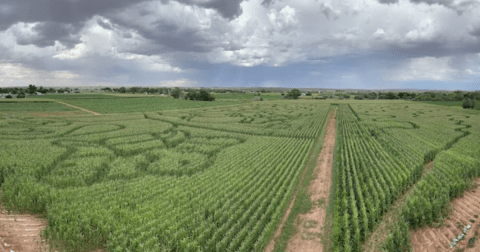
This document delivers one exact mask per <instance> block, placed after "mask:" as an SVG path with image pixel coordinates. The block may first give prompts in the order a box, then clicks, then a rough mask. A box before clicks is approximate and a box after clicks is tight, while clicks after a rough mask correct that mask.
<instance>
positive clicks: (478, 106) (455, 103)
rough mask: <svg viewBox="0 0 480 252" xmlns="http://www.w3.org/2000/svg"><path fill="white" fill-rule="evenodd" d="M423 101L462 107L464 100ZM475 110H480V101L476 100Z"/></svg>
mask: <svg viewBox="0 0 480 252" xmlns="http://www.w3.org/2000/svg"><path fill="white" fill-rule="evenodd" d="M422 103H427V104H433V105H441V106H448V107H459V108H462V104H463V101H422ZM474 109H475V110H480V101H475V108H474Z"/></svg>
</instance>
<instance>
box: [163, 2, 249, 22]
mask: <svg viewBox="0 0 480 252" xmlns="http://www.w3.org/2000/svg"><path fill="white" fill-rule="evenodd" d="M176 1H177V2H179V3H183V4H186V5H195V6H199V7H203V8H209V9H214V10H216V11H218V13H220V15H222V17H224V18H226V19H233V18H236V17H238V16H239V15H240V14H242V7H241V6H240V4H241V3H242V2H243V1H244V0H207V1H205V0H176ZM161 2H162V3H168V2H169V1H168V0H162V1H161Z"/></svg>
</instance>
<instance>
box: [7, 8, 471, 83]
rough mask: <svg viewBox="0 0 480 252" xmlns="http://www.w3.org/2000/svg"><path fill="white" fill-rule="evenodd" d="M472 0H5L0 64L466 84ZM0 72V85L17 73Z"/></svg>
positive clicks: (195, 79)
mask: <svg viewBox="0 0 480 252" xmlns="http://www.w3.org/2000/svg"><path fill="white" fill-rule="evenodd" d="M479 3H480V1H478V0H455V1H454V0H446V1H440V0H369V1H356V0H343V1H333V0H318V1H306V2H305V1H293V0H283V1H276V0H248V1H244V0H229V1H225V0H148V1H147V0H145V1H142V0H136V1H133V0H103V1H93V0H82V1H78V0H38V1H29V0H28V1H27V0H16V1H13V0H4V1H2V2H0V52H2V53H1V54H0V66H8V67H3V69H17V70H18V71H19V72H22V73H24V72H28V71H31V72H32V73H35V74H32V76H57V77H58V78H63V76H67V75H63V74H50V75H49V73H66V72H68V73H69V75H68V76H74V77H75V78H69V80H72V81H73V79H75V81H74V82H75V83H76V84H78V83H83V84H85V85H94V84H99V85H100V84H107V83H109V84H112V85H115V84H118V85H127V84H129V83H131V84H132V85H133V84H136V85H142V84H145V85H155V83H196V85H205V86H209V85H217V86H218V85H220V86H222V85H226V86H231V85H233V84H232V83H233V82H234V83H235V85H240V86H241V85H259V86H261V85H267V86H271V85H280V86H289V85H304V86H314V85H315V83H322V86H325V85H331V86H337V85H340V84H339V83H347V84H348V85H351V86H352V87H353V86H355V87H363V86H368V83H370V82H374V83H373V84H372V85H374V86H376V87H378V86H381V85H382V83H397V84H398V85H399V86H405V82H406V81H415V80H419V81H436V82H445V83H448V82H449V81H453V80H454V79H455V78H460V79H462V81H464V82H468V81H471V82H475V81H476V80H478V77H479V76H480V67H479V66H478V63H479V61H478V58H479V55H480V47H479V46H478V45H479V44H480V18H479V17H478V13H480V4H479ZM366 66H368V67H366ZM303 67H306V68H307V69H309V70H305V69H303ZM415 68H418V69H421V71H425V72H431V73H434V74H420V71H419V70H415ZM26 69H29V70H28V71H27V70H26ZM222 69H223V70H222ZM259 69H261V71H260V70H259ZM279 70H280V71H279ZM12 71H15V70H12ZM222 71H223V72H222ZM2 73H3V75H5V76H6V74H5V72H2ZM2 73H0V80H3V83H2V82H0V85H9V83H10V84H11V83H17V84H18V83H21V82H22V79H21V78H20V79H18V78H16V79H12V78H13V77H12V76H15V75H12V74H9V75H8V76H10V77H9V78H2V76H1V75H2ZM238 73H245V74H246V76H239V75H238ZM274 75H281V76H282V78H277V76H274ZM16 76H24V74H19V75H16ZM232 76H235V77H234V78H230V77H232ZM180 80H181V81H180ZM25 81H26V80H25ZM28 81H30V82H32V78H29V79H28ZM229 81H231V82H232V83H227V82H229ZM342 81H343V82H342ZM33 82H35V81H33ZM36 82H37V83H38V84H42V78H40V77H39V78H38V79H37V80H36ZM133 82H135V83H133ZM25 83H26V82H25ZM60 83H66V82H65V81H64V82H60ZM293 83H295V84H293ZM328 83H330V84H328ZM402 83H403V84H402ZM47 84H48V83H46V84H43V85H47ZM318 85H320V84H318ZM389 85H390V84H389ZM391 85H396V84H391Z"/></svg>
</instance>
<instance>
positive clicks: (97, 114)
mask: <svg viewBox="0 0 480 252" xmlns="http://www.w3.org/2000/svg"><path fill="white" fill-rule="evenodd" d="M56 102H58V103H60V104H63V105H65V106H69V107H72V108H76V109H80V110H82V111H85V112H88V113H92V114H93V115H95V116H99V115H102V114H100V113H97V112H94V111H91V110H88V109H84V108H80V107H77V106H73V105H71V104H68V103H65V102H61V101H56Z"/></svg>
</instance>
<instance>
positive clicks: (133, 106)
mask: <svg viewBox="0 0 480 252" xmlns="http://www.w3.org/2000/svg"><path fill="white" fill-rule="evenodd" d="M106 96H107V98H106V99H103V98H100V99H91V98H85V99H65V100H62V101H64V102H66V103H68V104H71V105H74V106H78V107H82V108H85V109H88V110H92V111H95V112H98V113H102V114H108V113H125V112H145V111H160V110H171V109H187V108H202V107H215V106H224V105H232V104H236V103H239V102H237V101H214V102H200V101H189V100H182V99H172V98H169V97H138V98H136V97H135V98H133V97H123V98H122V97H115V96H109V95H106ZM110 97H115V98H114V99H112V98H110Z"/></svg>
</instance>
